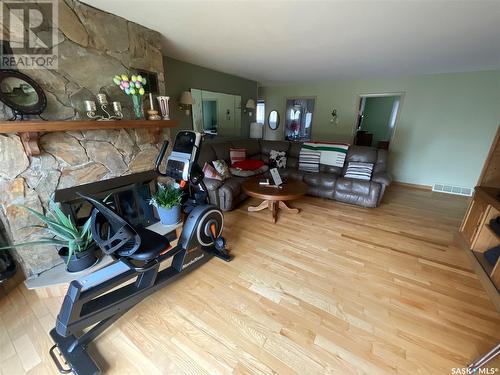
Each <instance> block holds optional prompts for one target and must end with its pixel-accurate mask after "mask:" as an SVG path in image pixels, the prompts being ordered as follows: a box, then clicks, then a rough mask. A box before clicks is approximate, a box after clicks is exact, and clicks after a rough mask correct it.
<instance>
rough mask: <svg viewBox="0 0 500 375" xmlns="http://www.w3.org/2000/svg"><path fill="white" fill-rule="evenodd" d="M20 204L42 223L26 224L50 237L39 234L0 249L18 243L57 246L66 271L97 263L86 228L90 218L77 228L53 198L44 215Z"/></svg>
mask: <svg viewBox="0 0 500 375" xmlns="http://www.w3.org/2000/svg"><path fill="white" fill-rule="evenodd" d="M22 207H24V208H25V209H26V210H28V211H29V212H30V213H31V214H33V216H35V217H37V218H38V219H40V220H41V221H42V222H43V225H32V226H30V227H31V228H40V229H42V230H43V231H44V232H46V233H47V234H49V235H51V236H50V237H41V238H40V239H39V240H36V241H31V242H24V243H20V244H16V245H12V246H6V247H2V248H0V250H4V249H10V248H14V247H21V246H36V245H54V246H57V247H59V251H58V253H59V255H60V256H61V257H62V258H63V259H64V260H65V262H66V270H67V271H68V272H78V271H82V270H84V269H86V268H88V267H90V266H92V265H94V264H95V263H96V262H97V255H96V249H97V246H96V245H95V242H94V240H93V239H92V233H91V231H90V221H91V218H90V217H89V218H88V219H87V221H86V222H85V224H84V225H83V226H82V227H77V226H76V225H75V224H74V223H73V221H72V220H71V218H70V216H69V215H68V216H65V215H64V213H63V212H62V211H61V209H60V208H59V207H58V206H57V204H55V203H54V202H53V201H51V202H50V203H49V210H48V211H47V214H46V215H44V214H42V213H40V212H38V211H35V210H33V209H32V208H29V207H26V206H22Z"/></svg>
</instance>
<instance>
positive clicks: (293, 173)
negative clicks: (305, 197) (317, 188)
mask: <svg viewBox="0 0 500 375" xmlns="http://www.w3.org/2000/svg"><path fill="white" fill-rule="evenodd" d="M278 172H279V174H280V176H281V177H282V178H286V179H288V178H292V179H294V180H299V181H302V179H303V176H304V172H302V171H299V170H298V169H296V168H282V169H278Z"/></svg>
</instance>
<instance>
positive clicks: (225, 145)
mask: <svg viewBox="0 0 500 375" xmlns="http://www.w3.org/2000/svg"><path fill="white" fill-rule="evenodd" d="M210 146H212V148H213V150H214V151H215V155H216V156H217V157H216V159H218V160H225V161H227V162H229V159H230V158H229V148H230V146H231V144H230V143H229V142H220V143H211V144H210ZM202 148H203V146H202Z"/></svg>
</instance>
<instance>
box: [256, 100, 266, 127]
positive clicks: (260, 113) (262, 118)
mask: <svg viewBox="0 0 500 375" xmlns="http://www.w3.org/2000/svg"><path fill="white" fill-rule="evenodd" d="M255 117H256V119H255V121H256V122H258V123H259V124H265V122H266V104H265V103H264V101H263V100H257V109H256V110H255Z"/></svg>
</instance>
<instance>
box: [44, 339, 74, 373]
mask: <svg viewBox="0 0 500 375" xmlns="http://www.w3.org/2000/svg"><path fill="white" fill-rule="evenodd" d="M56 349H57V351H58V352H59V355H58V354H57V353H56ZM49 354H50V356H51V358H52V361H54V363H55V365H56V367H57V370H58V371H59V372H60V373H61V374H70V373H72V372H73V369H72V368H71V367H68V368H64V366H63V365H62V364H61V361H60V358H59V357H61V359H62V360H63V362H64V365H68V362H66V361H65V360H64V357H63V355H62V354H61V351H60V350H59V348H58V347H57V344H54V345H53V346H52V347H51V348H50V350H49Z"/></svg>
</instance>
